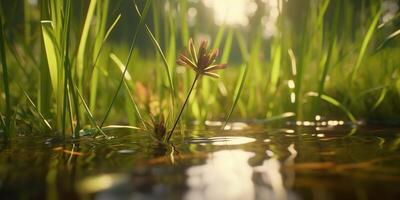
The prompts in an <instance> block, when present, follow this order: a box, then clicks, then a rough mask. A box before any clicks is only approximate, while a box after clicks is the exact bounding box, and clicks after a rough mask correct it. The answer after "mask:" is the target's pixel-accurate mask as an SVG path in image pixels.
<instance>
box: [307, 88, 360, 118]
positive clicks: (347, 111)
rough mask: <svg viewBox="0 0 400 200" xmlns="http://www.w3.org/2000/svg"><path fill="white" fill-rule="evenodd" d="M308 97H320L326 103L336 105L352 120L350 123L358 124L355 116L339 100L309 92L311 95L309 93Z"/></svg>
mask: <svg viewBox="0 0 400 200" xmlns="http://www.w3.org/2000/svg"><path fill="white" fill-rule="evenodd" d="M307 96H310V97H320V98H321V99H323V100H324V101H326V102H328V103H330V104H332V105H334V106H336V107H338V108H340V109H341V110H342V111H343V112H344V113H345V114H346V116H347V117H348V118H349V119H350V121H351V122H352V123H354V124H356V123H357V120H356V118H355V117H354V115H353V114H352V113H351V112H350V111H349V110H348V109H347V108H346V107H345V106H344V105H343V104H341V103H340V102H339V101H338V100H336V99H334V98H333V97H330V96H328V95H325V94H321V95H319V94H318V93H316V92H309V93H307Z"/></svg>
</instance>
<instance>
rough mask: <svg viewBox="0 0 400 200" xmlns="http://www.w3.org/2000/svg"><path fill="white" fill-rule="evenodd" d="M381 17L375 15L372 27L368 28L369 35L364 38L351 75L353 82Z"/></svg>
mask: <svg viewBox="0 0 400 200" xmlns="http://www.w3.org/2000/svg"><path fill="white" fill-rule="evenodd" d="M380 16H381V13H380V12H378V14H376V15H375V17H374V19H373V21H372V23H371V25H370V26H369V28H368V31H367V34H366V35H365V36H364V40H363V42H362V44H361V49H360V53H359V54H358V58H357V63H356V65H355V67H354V69H353V72H352V74H351V82H353V81H354V79H355V78H356V75H357V72H358V69H359V68H360V65H361V62H362V60H363V59H364V57H365V53H366V51H367V47H368V45H369V43H370V42H371V39H372V36H373V35H374V32H375V29H376V27H377V25H378V22H379V18H380Z"/></svg>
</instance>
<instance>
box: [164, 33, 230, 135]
mask: <svg viewBox="0 0 400 200" xmlns="http://www.w3.org/2000/svg"><path fill="white" fill-rule="evenodd" d="M187 52H188V53H181V54H180V55H179V59H178V61H177V64H178V65H181V66H185V67H188V68H190V69H192V70H193V71H195V72H196V77H195V78H194V80H193V83H192V86H191V87H190V89H189V92H188V94H187V96H186V99H185V101H184V103H183V105H182V107H181V110H180V111H179V114H178V117H177V118H176V120H175V123H174V126H173V127H172V130H171V131H170V132H169V134H168V137H167V138H166V141H167V142H168V141H169V140H170V138H171V136H172V134H173V133H174V130H175V128H176V125H177V124H178V122H179V119H180V117H181V115H182V112H183V109H185V106H186V104H187V102H188V100H189V97H190V95H191V94H192V91H193V88H194V87H195V85H196V82H197V80H198V79H200V78H201V76H203V75H205V76H210V77H213V78H219V75H218V74H216V73H214V71H216V70H220V69H224V68H225V67H226V64H214V63H215V60H216V58H217V56H218V49H214V50H211V51H208V50H207V41H206V40H203V41H201V43H200V47H199V50H198V52H196V48H195V45H194V43H193V39H189V45H188V49H187ZM187 54H188V55H187Z"/></svg>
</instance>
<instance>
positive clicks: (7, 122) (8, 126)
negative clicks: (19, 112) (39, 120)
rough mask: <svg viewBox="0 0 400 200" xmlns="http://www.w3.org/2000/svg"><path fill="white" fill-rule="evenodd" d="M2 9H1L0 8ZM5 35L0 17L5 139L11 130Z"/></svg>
mask: <svg viewBox="0 0 400 200" xmlns="http://www.w3.org/2000/svg"><path fill="white" fill-rule="evenodd" d="M0 9H2V8H0ZM5 40H6V38H5V33H4V31H3V19H2V17H1V16H0V51H1V53H0V54H1V65H2V66H3V84H4V94H5V99H6V113H5V124H4V125H5V132H6V134H4V135H5V137H8V136H9V135H10V131H11V130H10V129H11V101H10V89H9V85H8V84H9V83H10V82H9V79H8V66H7V59H6V47H5V44H4V41H5Z"/></svg>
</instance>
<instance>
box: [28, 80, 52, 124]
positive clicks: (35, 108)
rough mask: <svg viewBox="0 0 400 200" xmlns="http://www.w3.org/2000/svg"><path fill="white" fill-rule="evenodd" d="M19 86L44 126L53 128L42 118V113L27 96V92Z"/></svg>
mask: <svg viewBox="0 0 400 200" xmlns="http://www.w3.org/2000/svg"><path fill="white" fill-rule="evenodd" d="M20 88H21V89H22V91H23V92H24V95H25V97H26V98H27V99H28V102H29V103H30V104H31V106H32V107H33V109H34V110H35V112H36V113H37V114H38V115H39V117H40V118H41V119H42V121H43V124H44V125H46V127H47V128H48V129H49V130H50V131H52V130H53V128H52V127H51V125H50V124H49V122H48V121H47V120H46V119H45V118H44V116H43V115H42V113H41V112H40V111H39V109H38V108H37V107H36V105H35V103H33V101H32V99H31V98H30V97H29V95H28V93H27V92H26V91H25V90H24V89H23V88H22V87H21V86H20Z"/></svg>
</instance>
